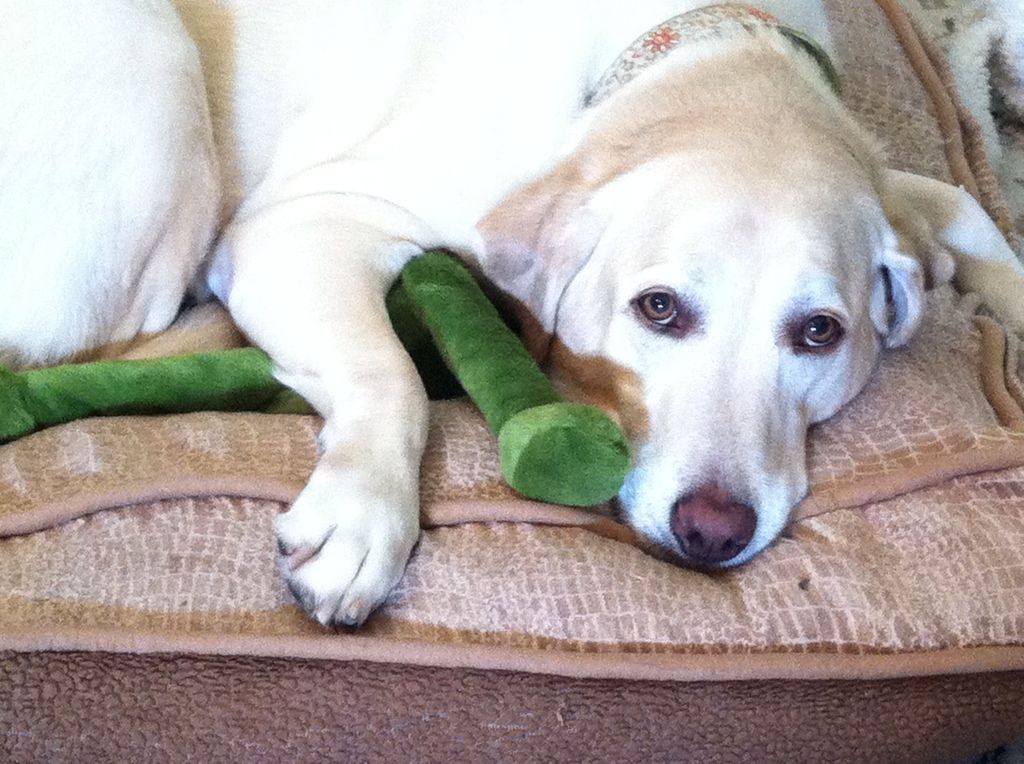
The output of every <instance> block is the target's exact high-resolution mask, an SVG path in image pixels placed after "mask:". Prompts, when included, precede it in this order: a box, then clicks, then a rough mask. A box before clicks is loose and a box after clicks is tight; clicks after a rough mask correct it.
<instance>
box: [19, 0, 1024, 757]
mask: <svg viewBox="0 0 1024 764" xmlns="http://www.w3.org/2000/svg"><path fill="white" fill-rule="evenodd" d="M829 7H830V10H831V13H832V15H833V17H834V19H835V20H836V26H837V29H838V30H839V40H838V42H839V47H840V52H841V56H840V60H839V62H838V63H839V64H840V65H841V67H842V69H843V72H844V78H845V89H844V93H845V97H846V99H847V100H848V102H849V103H850V105H851V107H852V108H853V109H854V111H855V112H856V113H857V114H858V115H859V116H860V118H861V119H862V121H863V122H864V123H865V124H866V125H868V126H869V127H870V128H871V129H872V130H874V132H875V133H876V134H878V135H879V136H880V137H882V138H884V139H885V140H886V141H887V144H888V148H889V155H890V157H891V162H892V164H893V165H894V166H897V167H900V168H904V169H909V170H913V171H916V172H921V173H925V174H929V175H932V176H934V177H938V178H941V179H943V180H949V181H955V182H958V183H962V184H964V185H965V186H966V187H968V188H969V189H971V190H972V192H974V193H976V194H977V195H978V197H979V198H980V199H981V200H982V201H983V203H984V204H985V205H986V208H987V209H988V210H989V211H990V213H991V214H992V215H993V217H994V219H996V220H997V221H999V222H1000V224H1001V225H1003V227H1004V230H1005V231H1007V232H1009V231H1010V230H1011V228H1010V225H1009V217H1008V216H1007V214H1006V210H1005V208H1004V207H1003V206H1002V205H1001V203H1000V197H999V192H998V187H997V186H996V184H995V181H994V179H993V176H992V173H991V170H990V169H989V168H988V167H987V164H986V161H985V157H984V151H983V150H982V149H981V142H980V138H979V136H978V135H977V130H976V128H972V123H971V122H970V119H969V117H967V116H965V112H964V111H963V109H962V107H961V106H960V105H959V104H958V101H957V99H956V96H955V94H954V93H952V92H951V91H950V90H949V87H948V82H949V80H948V79H944V76H943V69H942V65H941V62H938V63H936V62H935V61H933V59H932V58H931V56H932V55H933V54H934V48H933V47H930V46H929V45H928V44H927V43H926V42H922V41H921V40H920V39H919V38H918V37H917V36H916V34H915V32H914V29H913V27H912V26H911V25H910V23H909V21H908V20H907V17H906V16H905V14H904V13H903V12H902V10H901V9H900V7H899V6H898V5H897V4H896V3H895V2H890V0H878V2H877V3H876V2H870V1H868V0H865V1H864V2H858V3H847V2H841V1H840V0H832V2H830V3H829ZM947 74H948V73H947ZM976 308H977V301H976V300H974V299H973V298H971V297H970V296H966V297H960V296H957V295H955V294H954V293H953V292H952V291H951V290H940V291H938V292H936V293H934V294H932V295H931V297H930V300H929V306H928V317H927V319H926V320H925V322H924V326H925V328H924V330H923V332H922V333H921V335H920V336H919V337H918V338H917V339H916V340H915V341H914V342H913V344H912V345H911V346H910V347H909V348H907V349H904V350H900V351H895V352H891V353H889V354H887V356H886V357H885V360H884V361H883V364H882V366H881V368H880V369H879V371H878V374H877V375H876V376H875V378H874V380H873V381H872V383H871V384H870V385H869V387H868V388H867V389H866V390H865V392H864V393H863V395H861V396H860V397H859V398H858V400H857V401H855V402H854V403H853V404H852V405H851V406H850V407H849V408H848V409H846V410H845V411H844V412H842V413H841V414H840V415H839V416H838V417H836V418H835V419H833V420H832V421H830V422H828V423H826V424H824V425H822V426H820V427H818V428H816V429H815V430H814V431H813V433H812V435H811V438H810V455H809V458H810V468H811V481H812V492H811V495H810V496H809V497H808V499H807V500H806V501H805V502H804V503H803V504H801V505H800V506H799V507H798V508H797V511H796V513H795V515H794V522H793V524H792V526H791V528H790V530H789V532H788V533H787V534H786V536H785V537H784V538H783V539H781V540H780V541H779V542H778V543H777V544H775V545H774V546H772V547H771V548H770V549H769V550H768V551H767V552H766V553H765V554H763V555H762V556H761V557H759V558H758V559H757V560H756V561H755V562H753V563H752V564H750V565H748V566H746V567H744V568H742V569H740V570H736V571H730V572H727V573H722V574H719V575H716V576H707V575H705V574H701V573H696V572H693V571H688V570H683V569H679V568H676V567H674V566H672V565H669V564H667V563H664V562H661V561H658V560H657V559H654V558H653V557H651V556H649V555H648V554H647V553H646V552H645V550H644V549H643V545H642V544H640V543H639V542H638V541H637V539H636V538H635V537H634V536H633V534H632V533H631V532H630V531H629V530H628V529H627V528H625V527H624V526H622V525H620V524H619V523H617V522H616V521H615V519H614V518H613V517H610V516H608V514H607V511H608V510H607V508H603V513H602V510H600V509H599V511H598V512H596V513H586V512H583V511H581V510H574V509H570V508H565V507H556V506H551V505H545V504H538V503H534V502H528V501H525V500H523V499H521V498H520V497H518V496H517V495H515V494H514V493H513V492H512V491H511V490H510V489H509V488H508V487H507V486H505V484H504V483H503V482H502V481H501V478H500V472H499V470H498V456H497V448H496V444H495V442H494V439H493V435H492V434H491V433H490V431H489V429H488V427H487V425H486V423H485V422H484V420H483V418H482V417H481V416H480V415H479V413H477V412H476V411H475V410H474V409H473V408H472V406H470V405H469V404H467V403H466V402H464V401H453V402H440V403H435V404H433V407H432V411H431V433H430V442H429V445H428V452H427V457H426V459H425V461H424V466H423V473H422V497H423V525H424V528H425V531H424V534H423V538H422V541H421V542H420V545H419V547H418V548H417V551H416V553H415V555H414V557H413V560H412V562H411V564H410V566H409V569H408V573H407V575H406V577H405V579H404V580H403V581H402V583H401V584H400V585H399V587H398V588H397V589H396V591H395V592H394V593H393V595H392V596H391V598H390V599H389V601H388V603H387V605H386V606H385V607H384V608H383V609H382V611H381V612H380V613H378V614H377V615H375V616H374V617H373V618H372V619H371V621H370V623H369V624H368V626H367V627H366V628H365V629H363V630H360V631H359V632H352V633H347V632H346V633H341V632H337V633H336V632H330V631H327V630H324V629H322V628H321V627H319V626H318V625H317V624H315V623H314V622H312V621H311V620H310V619H308V618H307V617H305V616H304V615H303V614H302V613H301V612H300V610H299V608H298V606H297V605H296V604H295V603H294V601H293V600H292V599H291V597H290V595H289V594H288V593H287V591H286V589H285V587H284V586H283V585H282V583H281V580H280V578H279V576H278V575H277V571H276V561H275V549H274V543H273V536H272V533H271V522H272V519H273V516H274V514H275V513H277V512H279V511H281V510H282V509H283V507H284V506H286V504H287V502H288V501H290V500H291V499H292V498H293V497H294V496H295V494H296V493H297V491H298V490H299V489H300V488H301V486H302V485H303V482H304V480H305V479H306V477H307V476H308V474H309V472H310V470H311V469H312V466H313V463H314V460H315V457H316V446H315V436H316V431H317V427H318V424H319V423H318V421H317V420H315V419H314V418H312V417H302V416H268V415H261V414H191V415H184V416H175V417H163V418H143V417H134V418H120V419H96V420H85V421H81V422H75V423H73V424H70V425H66V426H63V427H58V428H54V429H51V430H47V431H44V432H41V433H38V434H36V435H33V436H30V437H27V438H25V439H23V440H20V441H18V442H15V443H12V444H10V445H7V446H4V447H2V448H0V650H3V651H5V652H2V653H0V718H2V719H4V720H5V725H3V726H4V730H3V733H2V735H0V758H2V759H4V760H15V761H19V760H25V761H27V760H39V759H41V758H42V759H47V760H52V761H64V760H67V761H71V760H75V761H91V760H109V759H111V758H122V759H133V758H134V759H145V760H154V761H155V760H160V759H167V760H170V759H176V760H180V759H182V758H184V757H187V756H189V755H191V756H193V757H196V758H201V759H211V758H212V759H218V760H221V759H223V760H242V759H246V760H254V759H255V760H259V759H263V760H280V759H282V758H289V759H293V760H315V759H338V758H342V759H346V758H352V759H380V758H383V759H387V758H391V759H405V760H408V759H412V758H420V759H424V760H437V761H442V760H451V759H453V758H456V757H459V758H474V755H475V758H484V757H486V758H488V759H491V758H513V757H515V758H517V759H521V760H540V759H543V760H569V759H573V760H578V759H579V758H582V756H581V753H585V754H586V755H587V756H588V758H591V759H593V760H609V761H613V760H629V759H635V758H636V756H637V754H638V752H643V754H644V758H649V759H650V760H652V761H658V760H665V761H669V760H671V761H680V760H683V761H685V760H693V761H723V762H727V761H752V760H756V761H787V762H789V761H822V760H828V761H897V760H898V761H929V760H940V759H943V758H951V757H954V756H963V755H968V754H970V753H972V752H976V751H980V750H983V749H985V748H987V747H991V746H993V745H995V744H997V743H999V742H1003V741H1005V740H1008V739H1011V738H1013V737H1015V736H1019V733H1020V732H1021V731H1022V730H1024V699H1022V697H1021V694H1020V693H1021V686H1022V682H1021V677H1022V674H1021V673H1020V672H1022V671H1024V557H1022V555H1021V549H1022V548H1024V408H1022V406H1024V385H1022V384H1021V381H1020V377H1019V375H1018V373H1017V367H1018V361H1019V358H1020V351H1019V343H1018V340H1017V338H1015V337H1007V336H1006V333H1005V332H1004V331H1003V330H1002V328H1001V327H1000V326H999V325H998V324H996V323H995V322H994V321H992V320H991V319H988V318H985V317H980V318H979V317H977V316H976V315H975V314H976V312H977V311H976ZM326 659H330V660H326ZM1013 672H1016V673H1013ZM613 679H617V680H619V681H614V682H613V681H611V680H613ZM669 680H671V681H669Z"/></svg>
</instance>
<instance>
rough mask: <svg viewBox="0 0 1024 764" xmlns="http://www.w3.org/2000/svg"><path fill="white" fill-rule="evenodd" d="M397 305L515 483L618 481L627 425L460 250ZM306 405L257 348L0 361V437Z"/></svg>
mask: <svg viewBox="0 0 1024 764" xmlns="http://www.w3.org/2000/svg"><path fill="white" fill-rule="evenodd" d="M388 307H389V312H390V313H391V317H392V322H393V323H394V325H395V328H396V331H397V332H398V334H399V337H400V338H401V339H402V342H403V344H404V345H405V346H406V348H407V349H408V350H409V351H410V353H411V354H412V356H413V358H414V360H415V361H416V365H417V368H418V369H419V370H420V373H421V375H422V376H423V377H424V382H425V383H426V385H427V389H428V392H429V393H431V395H432V397H439V396H440V397H445V396H450V395H451V394H452V393H453V392H455V391H456V390H457V389H458V384H459V383H461V386H462V388H464V389H465V391H466V392H467V393H468V394H469V395H470V397H471V398H472V399H473V401H474V402H475V403H476V404H477V406H479V408H480V410H481V411H482V412H483V414H484V417H485V418H486V419H487V422H488V423H489V424H490V425H491V427H493V428H494V430H495V432H497V433H498V445H499V453H500V458H501V469H502V473H503V474H504V476H505V479H506V480H507V481H508V483H509V485H511V486H512V487H513V488H515V489H516V490H517V491H519V492H520V493H522V494H523V495H525V496H528V497H530V498H533V499H538V500H542V501H550V502H555V503H559V504H571V505H576V506H589V505H592V504H597V503H600V502H602V501H605V500H607V499H609V498H611V497H612V496H614V495H615V494H616V493H617V492H618V490H619V488H621V486H622V483H623V481H624V480H625V477H626V473H627V471H628V470H629V466H630V457H629V449H628V446H627V445H626V440H625V437H624V436H623V434H622V431H621V430H620V429H619V427H618V426H617V425H616V424H615V423H614V422H612V421H611V419H609V418H608V416H607V415H605V414H604V413H603V412H602V411H600V410H599V409H596V408H594V407H593V406H586V405H583V404H578V403H567V402H565V401H562V400H561V399H560V398H559V397H558V395H557V393H556V392H555V390H554V388H552V386H551V383H550V382H549V381H548V379H547V377H545V376H544V374H543V373H542V372H541V370H540V368H539V367H538V366H537V364H536V363H535V362H534V360H533V358H531V357H530V355H529V354H528V353H527V352H526V349H525V348H524V347H523V345H522V343H521V342H520V341H519V339H518V338H517V337H516V336H515V334H513V333H512V332H511V331H510V330H509V329H508V327H506V326H505V324H504V322H503V321H502V320H501V318H500V316H499V315H498V312H497V310H496V309H495V308H494V306H493V305H492V304H491V302H490V301H489V300H488V299H487V297H486V296H485V295H484V294H483V292H482V290H481V289H480V287H479V286H478V285H477V283H476V282H475V280H474V279H473V277H472V276H471V275H470V273H469V272H468V271H467V270H466V269H465V268H464V267H463V266H462V265H461V264H460V263H458V262H457V261H456V260H455V259H454V258H452V257H450V256H449V255H446V254H444V253H440V252H434V253H428V254H426V255H423V256H422V257H418V258H415V259H413V260H412V261H411V262H410V263H409V264H408V265H407V266H406V268H405V269H404V270H403V271H402V276H401V279H400V282H399V284H398V285H396V289H394V290H392V294H391V295H390V296H389V299H388ZM431 339H432V342H431V341H430V340H431ZM438 351H439V352H440V356H439V355H438ZM441 358H443V359H444V360H443V363H447V365H448V367H450V368H451V370H452V371H453V372H454V374H455V379H457V380H458V382H457V383H456V382H455V380H454V379H452V378H451V376H450V375H447V374H446V373H445V371H444V369H443V367H442V361H441V360H440V359H441ZM308 410H309V409H308V407H307V406H306V405H305V403H304V402H303V401H302V400H301V399H300V398H298V396H296V395H295V394H294V393H292V392H291V391H289V390H287V389H286V388H284V387H283V386H282V385H281V384H280V383H279V382H278V381H277V380H275V379H274V377H273V375H272V366H271V362H270V359H269V358H268V357H267V356H266V354H264V353H263V352H262V351H259V350H257V349H255V348H244V349H241V350H225V351H217V352H212V353H197V354H194V355H189V356H179V357H176V358H161V359H155V360H146V361H98V362H94V363H86V364H69V365H65V366H59V367H55V368H50V369H40V370H30V371H24V372H19V373H13V372H11V371H8V370H7V369H4V368H3V367H2V366H0V443H2V442H6V441H9V440H13V439H15V438H19V437H22V436H23V435H27V434H29V433H31V432H34V431H36V430H39V429H42V428H44V427H49V426H52V425H56V424H61V423H64V422H70V421H73V420H75V419H81V418H83V417H89V416H113V415H121V414H171V413H184V412H189V411H271V412H299V411H308Z"/></svg>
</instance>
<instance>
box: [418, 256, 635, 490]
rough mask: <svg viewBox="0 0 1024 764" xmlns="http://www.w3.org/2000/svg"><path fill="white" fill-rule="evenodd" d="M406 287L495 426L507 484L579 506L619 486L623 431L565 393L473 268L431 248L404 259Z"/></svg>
mask: <svg viewBox="0 0 1024 764" xmlns="http://www.w3.org/2000/svg"><path fill="white" fill-rule="evenodd" d="M402 287H403V288H404V289H405V291H406V293H407V294H408V296H409V297H410V298H411V302H412V304H413V306H415V308H416V310H417V312H418V314H419V316H420V317H421V319H422V321H423V323H424V324H425V325H426V326H427V327H428V328H429V330H430V333H431V335H432V336H433V338H434V342H435V343H436V345H437V347H438V349H439V350H440V351H441V355H442V356H444V358H445V360H446V361H447V363H448V366H449V367H450V368H451V369H452V370H453V371H454V372H455V376H456V377H457V378H458V380H459V382H461V383H462V386H463V387H464V388H465V390H466V392H467V393H469V396H470V397H471V398H472V399H473V402H474V403H476V405H477V406H478V407H479V408H480V411H481V412H482V413H483V415H484V417H485V418H486V419H487V422H488V424H490V425H491V427H492V428H493V429H494V431H495V432H497V433H498V452H499V455H500V458H501V471H502V474H503V475H504V476H505V480H507V481H508V484H509V485H511V486H512V487H513V488H515V489H516V490H517V491H519V492H520V493H521V494H523V495H524V496H528V497H530V498H536V499H543V500H545V501H550V502H554V503H557V504H572V505H576V506H588V505H592V504H598V503H600V502H602V501H605V500H607V499H609V498H611V497H612V496H614V495H615V494H616V493H617V492H618V490H619V489H620V488H621V487H622V483H623V481H624V480H625V479H626V473H627V472H628V471H629V465H630V457H629V448H628V446H627V445H626V439H625V436H624V435H623V434H622V430H620V429H619V427H618V426H617V425H616V424H615V423H614V422H612V420H611V419H609V418H608V416H607V415H606V414H605V413H604V412H603V411H601V410H600V409H597V408H595V407H593V406H587V405H584V404H580V403H566V402H564V401H562V400H561V399H560V398H559V396H558V394H557V393H556V392H555V390H554V388H553V387H552V386H551V383H550V382H549V381H548V378H547V377H545V376H544V374H543V372H541V370H540V368H539V367H538V366H537V364H536V363H535V362H534V360H533V358H532V357H531V356H530V354H529V353H527V352H526V348H524V347H523V345H522V343H521V342H520V341H519V338H518V337H516V336H515V334H513V333H512V332H511V331H509V329H508V327H507V326H505V324H504V322H502V320H501V317H500V316H499V315H498V311H497V310H496V309H495V308H494V305H492V304H491V302H490V300H488V299H487V297H486V296H485V295H484V293H483V292H482V291H481V290H480V288H479V286H478V285H477V283H476V281H474V279H473V277H472V275H470V273H469V271H467V270H466V269H465V268H464V267H463V266H462V265H461V264H460V263H458V262H457V261H456V260H454V259H453V258H451V257H449V256H447V255H444V254H442V253H438V252H434V253H428V254H426V255H423V256H422V257H418V258H414V259H413V260H412V261H410V262H409V264H408V265H406V267H405V269H404V270H403V271H402Z"/></svg>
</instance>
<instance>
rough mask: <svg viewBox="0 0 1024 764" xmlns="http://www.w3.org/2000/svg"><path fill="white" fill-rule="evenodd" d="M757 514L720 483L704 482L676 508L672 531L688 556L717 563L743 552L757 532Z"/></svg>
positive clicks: (681, 500)
mask: <svg viewBox="0 0 1024 764" xmlns="http://www.w3.org/2000/svg"><path fill="white" fill-rule="evenodd" d="M756 526H757V515H756V513H755V512H754V510H753V508H752V507H750V506H748V505H747V504H743V503H741V502H738V501H736V500H735V499H734V498H733V497H732V496H731V495H729V493H728V492H726V491H725V490H723V489H722V488H720V487H719V486H717V485H704V486H701V487H700V488H698V489H697V490H695V491H693V492H692V493H689V494H687V495H686V496H683V497H682V498H681V499H679V501H677V502H676V504H675V506H674V507H673V508H672V533H673V534H675V537H676V540H677V541H678V542H679V546H680V547H681V549H682V552H683V554H685V555H686V557H687V559H688V560H690V561H691V562H694V563H696V564H698V565H716V564H718V563H722V562H726V561H728V560H731V559H732V558H733V557H735V556H736V555H738V554H739V553H740V552H742V551H743V550H744V549H745V548H746V546H747V544H749V543H750V539H752V538H753V536H754V528H755V527H756Z"/></svg>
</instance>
